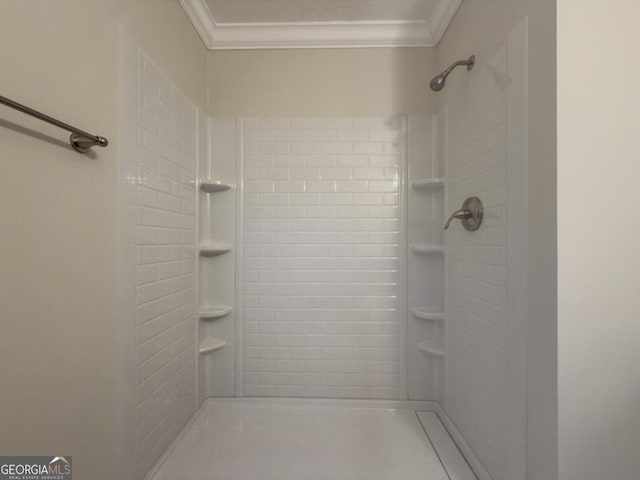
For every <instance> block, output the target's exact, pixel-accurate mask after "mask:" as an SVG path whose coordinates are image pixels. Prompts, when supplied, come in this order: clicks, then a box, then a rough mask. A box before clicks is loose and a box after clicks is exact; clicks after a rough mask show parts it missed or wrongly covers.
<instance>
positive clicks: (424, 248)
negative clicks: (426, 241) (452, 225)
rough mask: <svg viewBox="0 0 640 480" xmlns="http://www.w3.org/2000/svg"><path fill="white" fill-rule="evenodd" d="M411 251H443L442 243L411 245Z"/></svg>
mask: <svg viewBox="0 0 640 480" xmlns="http://www.w3.org/2000/svg"><path fill="white" fill-rule="evenodd" d="M411 251H412V252H413V253H417V254H419V255H434V254H438V253H444V245H411Z"/></svg>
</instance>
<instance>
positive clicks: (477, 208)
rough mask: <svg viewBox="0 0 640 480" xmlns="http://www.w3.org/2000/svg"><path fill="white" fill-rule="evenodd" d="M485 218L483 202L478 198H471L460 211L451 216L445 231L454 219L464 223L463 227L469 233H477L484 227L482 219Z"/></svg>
mask: <svg viewBox="0 0 640 480" xmlns="http://www.w3.org/2000/svg"><path fill="white" fill-rule="evenodd" d="M483 216H484V208H483V207H482V202H481V201H480V199H479V198H478V197H469V198H467V199H466V200H465V201H464V203H463V204H462V208H461V209H460V210H456V211H455V212H453V213H452V214H451V216H450V217H449V219H448V220H447V223H446V224H445V226H444V229H445V230H447V229H448V228H449V225H451V222H453V220H454V219H458V220H461V221H462V226H463V227H464V229H465V230H467V231H469V232H475V231H476V230H477V229H478V228H480V225H482V218H483Z"/></svg>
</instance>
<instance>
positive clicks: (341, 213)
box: [239, 117, 405, 398]
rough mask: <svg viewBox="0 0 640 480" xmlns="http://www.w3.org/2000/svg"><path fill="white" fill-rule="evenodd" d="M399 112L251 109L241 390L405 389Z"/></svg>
mask: <svg viewBox="0 0 640 480" xmlns="http://www.w3.org/2000/svg"><path fill="white" fill-rule="evenodd" d="M404 121H405V120H404V119H399V118H388V117H381V118H357V117H356V118H352V117H344V118H330V117H328V118H320V117H305V118H261V119H260V118H249V119H244V120H243V122H242V124H243V131H242V134H241V135H242V136H241V142H242V145H243V155H242V162H243V170H242V172H243V173H242V174H243V178H242V185H243V207H242V208H243V226H242V228H243V235H242V237H243V244H242V245H241V246H239V248H241V252H242V255H243V259H242V262H243V270H242V276H243V279H242V293H241V301H242V309H243V330H244V332H243V340H242V341H243V346H242V348H243V393H244V394H245V395H250V396H256V395H257V396H289V397H332V398H405V393H404V389H403V387H404V386H403V375H402V372H404V369H405V366H404V360H403V352H404V340H403V335H404V321H403V317H404V311H403V302H402V298H403V295H402V291H401V289H400V285H401V281H402V271H403V268H402V265H403V258H402V251H401V247H400V243H401V241H400V236H401V234H400V229H401V225H400V211H399V188H400V187H399V185H400V182H399V178H400V177H401V175H402V171H401V170H402V163H403V162H402V157H401V151H402V147H401V143H402V140H401V139H402V133H401V132H402V131H403V128H402V125H404Z"/></svg>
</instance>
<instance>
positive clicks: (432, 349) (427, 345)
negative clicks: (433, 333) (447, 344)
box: [418, 340, 444, 357]
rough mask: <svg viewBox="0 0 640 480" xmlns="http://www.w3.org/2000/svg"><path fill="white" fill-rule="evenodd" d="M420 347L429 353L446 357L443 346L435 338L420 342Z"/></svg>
mask: <svg viewBox="0 0 640 480" xmlns="http://www.w3.org/2000/svg"><path fill="white" fill-rule="evenodd" d="M418 349H419V350H422V351H423V352H426V353H428V354H429V355H434V356H436V357H444V351H443V350H442V347H440V345H438V343H437V342H435V341H433V340H431V341H428V342H421V343H419V344H418Z"/></svg>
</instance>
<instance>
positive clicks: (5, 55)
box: [0, 0, 205, 480]
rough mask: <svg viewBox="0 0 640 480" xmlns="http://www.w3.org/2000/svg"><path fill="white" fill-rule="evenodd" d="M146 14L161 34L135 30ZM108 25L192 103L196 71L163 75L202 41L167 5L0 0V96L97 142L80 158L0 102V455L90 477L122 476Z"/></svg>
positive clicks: (114, 85)
mask: <svg viewBox="0 0 640 480" xmlns="http://www.w3.org/2000/svg"><path fill="white" fill-rule="evenodd" d="M152 9H153V11H154V13H151V10H152ZM148 18H155V19H156V20H157V21H158V22H159V23H158V24H167V23H168V24H172V25H173V28H172V29H163V30H155V31H154V30H152V29H151V28H147V29H145V31H146V34H144V35H143V34H142V29H141V28H139V27H140V25H143V24H145V22H147V19H148ZM119 20H122V21H123V22H124V23H126V24H127V25H128V28H129V29H130V33H131V35H132V36H134V37H135V38H137V39H138V40H137V41H139V42H140V43H141V44H143V45H146V46H150V45H152V44H153V45H154V46H153V47H152V48H150V49H151V50H153V51H154V52H156V55H155V57H154V58H157V59H159V61H160V62H159V63H162V67H163V68H165V70H166V71H167V72H169V74H170V75H172V76H176V78H177V77H180V78H184V79H185V80H184V84H185V85H186V84H187V83H189V84H191V85H192V87H185V90H188V91H189V92H188V95H189V96H191V97H192V98H195V99H200V101H202V99H204V97H205V93H204V85H205V82H204V79H199V80H197V79H195V78H194V79H192V80H190V81H189V82H187V81H186V79H187V77H189V76H190V75H193V76H198V75H199V74H200V73H202V74H204V68H202V69H201V70H199V71H192V72H191V73H188V74H187V73H180V74H179V75H178V74H177V73H176V72H178V71H179V70H181V69H182V68H183V66H184V65H183V64H182V62H183V60H182V59H185V60H184V61H185V63H188V62H187V60H186V59H188V58H198V56H202V60H201V63H202V64H203V65H204V62H205V60H204V55H205V49H204V48H203V47H202V46H201V44H200V43H198V41H199V40H198V38H197V35H196V34H195V32H193V29H192V27H191V26H190V25H189V23H188V21H187V20H186V18H184V14H183V13H182V11H181V10H180V8H179V6H178V5H177V4H176V3H175V2H161V4H160V6H158V2H150V1H141V0H140V1H137V0H136V1H129V2H119V1H116V0H114V1H110V2H104V1H97V0H88V1H87V0H82V1H81V0H68V1H65V2H56V1H49V0H42V1H38V2H24V1H18V0H16V1H13V0H7V1H3V2H2V5H0V59H1V61H2V64H3V87H2V95H4V96H7V97H10V98H13V99H15V100H17V101H19V102H22V103H25V104H27V105H29V106H32V107H34V108H36V109H39V110H42V111H44V112H45V113H48V114H50V115H53V116H55V117H59V118H61V119H63V120H65V121H66V122H68V123H71V124H73V125H77V126H79V127H80V128H83V129H86V130H89V131H90V132H95V133H98V134H100V135H103V136H105V137H107V138H108V139H109V141H110V145H109V147H108V148H106V149H100V148H95V149H94V152H95V153H94V157H93V158H91V157H86V156H82V155H80V154H78V153H76V152H75V151H73V150H71V149H70V147H69V145H68V142H67V138H68V134H66V133H65V132H63V131H61V130H58V129H56V128H53V127H51V126H48V125H46V124H44V123H42V122H38V121H36V120H35V119H29V118H28V117H26V116H24V115H22V114H19V113H17V112H13V111H11V110H9V109H7V108H5V107H0V119H1V120H0V158H1V159H2V162H1V163H2V167H1V168H2V175H0V184H1V185H2V189H1V191H0V216H1V218H2V224H3V226H2V235H0V320H1V321H2V325H3V335H2V336H1V338H0V363H2V365H4V366H5V367H4V368H2V369H1V371H0V381H1V382H2V385H3V392H5V394H4V395H3V399H2V413H0V430H1V431H2V435H0V451H2V452H3V454H14V455H30V454H44V455H46V454H48V453H52V454H54V453H53V452H59V451H64V452H67V454H70V455H72V456H73V457H74V462H73V463H74V469H75V472H74V473H75V474H76V476H77V477H78V478H94V479H96V480H98V479H105V480H111V479H113V478H122V477H121V476H120V475H119V473H118V472H116V468H117V467H118V464H119V463H120V462H119V460H118V461H116V460H114V459H119V458H120V456H119V454H118V450H119V445H121V444H122V442H121V438H120V437H119V432H121V431H122V428H121V427H122V425H123V424H124V422H125V420H124V417H123V412H122V410H120V406H119V401H118V396H119V395H120V393H121V392H120V388H121V385H122V383H121V378H119V373H120V370H118V369H117V367H116V366H117V365H118V362H119V360H120V359H121V358H122V356H121V355H120V354H121V351H120V348H119V345H124V343H123V339H122V338H121V337H119V335H120V334H121V333H122V332H121V331H120V328H119V323H118V310H117V306H118V299H117V268H116V267H117V262H116V258H117V246H118V245H117V243H118V240H117V232H118V229H117V215H118V209H117V207H118V197H117V191H118V189H117V175H118V152H119V146H120V143H121V142H120V139H119V138H118V136H119V135H118V133H119V129H118V126H119V125H118V123H119V119H118V103H119V102H118V99H119V92H118V83H119V70H120V67H119V59H118V54H119V46H118V21H119ZM161 20H162V21H161ZM146 25H149V24H148V23H146ZM176 43H177V44H179V45H180V49H182V50H183V54H182V55H175V56H173V59H172V61H171V62H169V60H168V57H169V56H162V55H160V54H159V53H160V52H162V51H165V50H164V48H165V47H162V45H167V44H172V45H175V44H176ZM145 48H146V47H145ZM167 48H168V47H167ZM172 48H173V47H172ZM199 72H200V73H199ZM7 366H10V367H7ZM131 368H134V367H133V365H131ZM36 452H38V453H36Z"/></svg>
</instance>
